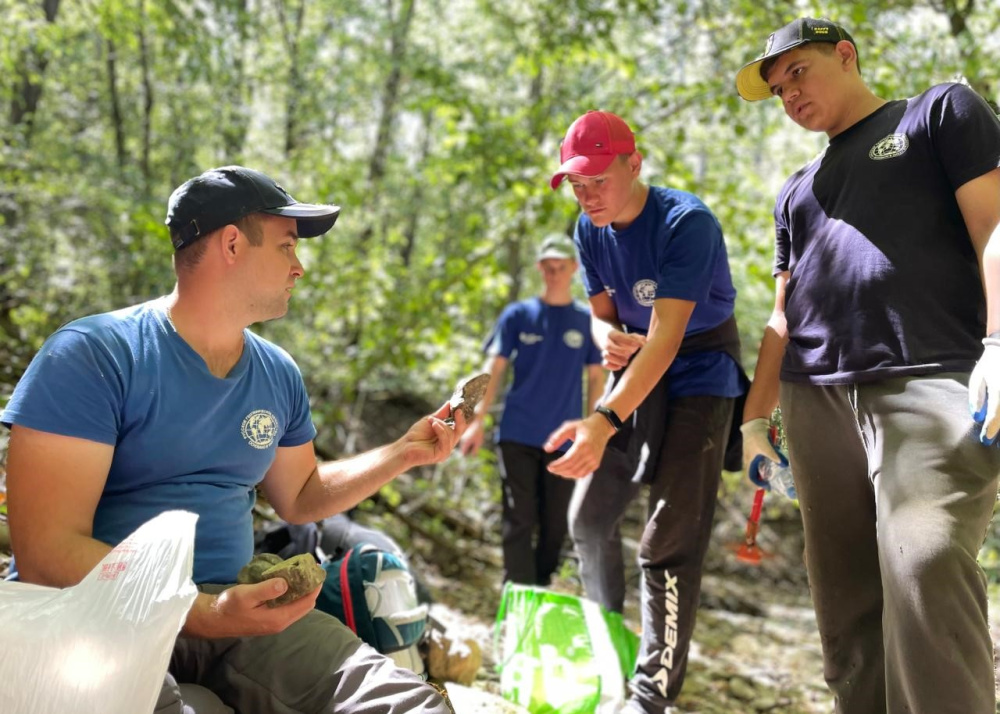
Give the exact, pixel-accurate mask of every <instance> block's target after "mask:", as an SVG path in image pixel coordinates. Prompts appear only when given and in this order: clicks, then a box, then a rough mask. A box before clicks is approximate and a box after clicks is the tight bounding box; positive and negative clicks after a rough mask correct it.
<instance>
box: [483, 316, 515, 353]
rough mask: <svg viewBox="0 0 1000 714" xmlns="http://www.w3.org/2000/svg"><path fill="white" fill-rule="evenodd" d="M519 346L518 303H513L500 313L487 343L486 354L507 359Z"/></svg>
mask: <svg viewBox="0 0 1000 714" xmlns="http://www.w3.org/2000/svg"><path fill="white" fill-rule="evenodd" d="M516 348H517V304H516V303H515V304H511V305H508V306H507V307H505V308H504V310H503V312H501V313H500V317H499V319H498V320H497V324H496V325H494V326H493V332H492V333H490V338H489V340H488V342H487V345H486V354H488V355H491V356H493V355H500V356H501V357H503V358H505V359H510V356H511V355H512V354H513V353H514V350H515V349H516Z"/></svg>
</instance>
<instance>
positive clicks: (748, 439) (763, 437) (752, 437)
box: [740, 373, 1000, 469]
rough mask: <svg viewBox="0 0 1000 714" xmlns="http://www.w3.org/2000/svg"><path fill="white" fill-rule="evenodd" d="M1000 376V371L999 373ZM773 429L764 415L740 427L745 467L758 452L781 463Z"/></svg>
mask: <svg viewBox="0 0 1000 714" xmlns="http://www.w3.org/2000/svg"><path fill="white" fill-rule="evenodd" d="M998 376H1000V373H998ZM770 430H771V422H770V421H769V420H768V419H765V418H763V417H758V418H757V419H751V420H750V421H748V422H746V423H745V424H743V425H742V426H741V427H740V431H741V432H742V433H743V468H744V469H746V468H748V467H749V466H750V462H751V461H753V458H754V457H755V456H757V455H758V454H760V455H763V456H765V457H766V458H768V459H771V461H773V462H774V463H776V464H780V463H781V457H780V456H778V452H777V451H775V450H774V445H773V444H772V443H771V439H770V438H769V437H768V432H769V431H770Z"/></svg>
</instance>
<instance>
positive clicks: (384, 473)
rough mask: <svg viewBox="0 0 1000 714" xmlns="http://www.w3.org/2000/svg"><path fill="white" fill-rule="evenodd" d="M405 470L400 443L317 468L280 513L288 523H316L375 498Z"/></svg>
mask: <svg viewBox="0 0 1000 714" xmlns="http://www.w3.org/2000/svg"><path fill="white" fill-rule="evenodd" d="M406 468H407V463H406V460H405V458H404V448H403V445H402V444H401V442H400V441H396V442H393V443H391V444H386V445H385V446H380V447H378V448H376V449H372V450H371V451H366V452H365V453H363V454H358V455H357V456H352V457H350V458H346V459H340V460H337V461H325V462H323V463H320V464H317V466H316V468H315V470H314V471H313V473H312V474H311V475H310V476H309V478H308V479H307V480H306V482H305V485H304V486H303V488H302V490H301V491H300V492H299V494H298V496H297V497H296V499H295V501H294V503H293V505H292V508H291V512H290V513H280V514H279V515H281V517H282V518H284V519H285V520H287V521H289V522H292V523H308V522H309V521H319V520H322V519H324V518H327V517H329V516H331V515H333V514H336V513H343V512H344V511H346V510H348V509H350V508H353V507H354V506H356V505H357V504H358V503H360V502H361V501H363V500H364V499H366V498H368V497H369V496H372V495H373V494H375V493H376V492H377V491H378V490H379V489H380V488H382V486H384V485H385V484H387V483H389V482H390V481H391V480H392V479H394V478H395V477H396V476H398V475H399V474H401V473H402V472H403V471H404V470H406Z"/></svg>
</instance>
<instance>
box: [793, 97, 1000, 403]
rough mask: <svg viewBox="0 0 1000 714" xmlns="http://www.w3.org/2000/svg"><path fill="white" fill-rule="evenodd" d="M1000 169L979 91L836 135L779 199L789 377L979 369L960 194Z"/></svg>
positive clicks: (973, 287)
mask: <svg viewBox="0 0 1000 714" xmlns="http://www.w3.org/2000/svg"><path fill="white" fill-rule="evenodd" d="M998 165H1000V122H998V121H997V117H996V116H995V115H994V114H993V112H992V111H991V110H990V109H989V107H988V106H987V105H986V103H985V102H984V101H983V100H982V99H981V98H980V97H979V95H977V94H976V93H975V92H973V91H972V90H971V89H969V88H968V87H965V86H963V85H960V84H943V85H938V86H936V87H932V88H931V89H929V90H928V91H926V92H924V93H923V94H921V95H919V96H917V97H914V98H912V99H906V100H900V101H893V102H888V103H887V104H885V105H883V106H882V107H880V108H879V109H878V110H876V111H875V112H873V113H872V114H870V115H869V116H867V117H865V118H864V119H862V120H861V121H860V122H858V123H856V124H855V125H853V126H852V127H850V128H849V129H847V131H844V132H842V133H841V134H838V135H837V136H836V137H834V138H833V139H831V140H830V143H829V146H828V147H827V148H826V150H825V151H824V152H823V154H821V155H820V156H819V157H818V158H817V159H815V160H814V161H812V162H811V163H809V164H808V165H807V166H805V167H804V168H802V169H800V170H799V171H798V172H797V173H795V174H794V175H793V176H792V177H791V178H789V179H788V181H787V182H786V183H785V186H784V188H783V189H782V191H781V193H780V194H779V196H778V200H777V203H776V206H775V212H774V217H775V227H776V243H775V265H774V271H775V275H777V274H778V273H780V272H782V271H786V270H787V271H790V278H789V281H788V285H787V287H786V291H785V316H786V319H787V325H788V335H789V341H788V346H787V348H786V350H785V358H784V362H783V363H782V370H781V378H782V379H784V380H786V381H792V382H808V383H812V384H848V383H852V382H864V381H869V380H875V379H884V378H886V377H889V376H904V375H921V374H932V373H936V372H945V371H969V370H971V369H972V367H973V366H974V365H975V363H976V360H978V359H979V356H980V355H981V354H982V350H983V348H982V344H981V340H982V338H983V335H984V334H985V331H986V324H985V319H986V309H985V299H984V296H983V288H982V281H981V280H980V277H979V262H978V260H977V258H976V253H975V250H974V248H973V245H972V242H971V239H970V237H969V232H968V230H967V228H966V225H965V220H964V219H963V217H962V212H961V210H960V209H959V206H958V202H957V200H956V199H955V191H956V190H957V189H958V188H960V187H961V186H962V185H963V184H965V183H966V182H968V181H970V180H972V179H974V178H977V177H979V176H982V175H983V174H985V173H988V172H989V171H991V170H993V169H995V168H996V167H997V166H998Z"/></svg>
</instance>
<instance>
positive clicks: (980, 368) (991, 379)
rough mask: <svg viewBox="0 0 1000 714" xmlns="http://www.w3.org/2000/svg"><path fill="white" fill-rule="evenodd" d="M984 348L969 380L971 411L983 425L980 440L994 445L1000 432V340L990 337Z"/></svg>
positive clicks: (976, 420) (984, 341)
mask: <svg viewBox="0 0 1000 714" xmlns="http://www.w3.org/2000/svg"><path fill="white" fill-rule="evenodd" d="M983 345H985V349H984V350H983V356H982V357H980V358H979V361H978V362H976V368H975V369H973V370H972V376H971V377H969V411H970V412H972V419H973V420H974V421H975V422H976V423H977V424H982V425H983V430H982V431H981V432H980V433H979V440H980V441H981V442H983V443H984V444H992V443H993V442H994V441H995V440H996V438H997V432H998V431H1000V339H998V338H996V337H987V338H986V339H984V340H983Z"/></svg>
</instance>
